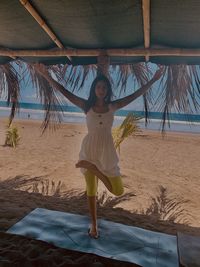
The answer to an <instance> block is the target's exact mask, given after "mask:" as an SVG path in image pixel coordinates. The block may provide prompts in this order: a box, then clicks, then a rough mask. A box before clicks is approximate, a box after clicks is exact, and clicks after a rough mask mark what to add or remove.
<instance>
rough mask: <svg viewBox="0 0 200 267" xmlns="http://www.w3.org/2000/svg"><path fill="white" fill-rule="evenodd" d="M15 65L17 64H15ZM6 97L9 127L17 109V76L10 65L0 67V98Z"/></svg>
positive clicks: (18, 91) (18, 93)
mask: <svg viewBox="0 0 200 267" xmlns="http://www.w3.org/2000/svg"><path fill="white" fill-rule="evenodd" d="M16 64H18V63H17V62H16ZM5 95H6V97H7V105H8V106H9V105H10V103H11V112H10V118H9V125H11V123H12V120H13V118H14V116H15V112H16V110H18V109H19V96H20V86H19V75H18V73H17V71H16V69H15V68H14V65H13V64H12V63H7V64H5V65H0V98H1V97H3V96H5Z"/></svg>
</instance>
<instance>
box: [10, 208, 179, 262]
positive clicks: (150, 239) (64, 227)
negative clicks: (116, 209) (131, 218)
mask: <svg viewBox="0 0 200 267" xmlns="http://www.w3.org/2000/svg"><path fill="white" fill-rule="evenodd" d="M119 216H120V215H119ZM89 223H90V220H89V217H88V216H83V215H78V214H71V213H65V212H60V211H53V210H47V209H41V208H37V209H35V210H33V211H32V212H30V213H29V214H28V215H27V216H25V217H24V218H23V219H22V220H21V221H19V222H18V223H16V224H15V225H13V226H12V227H11V228H10V229H9V230H8V231H7V232H8V233H13V234H18V235H23V236H28V237H31V238H34V239H38V240H43V241H46V242H48V243H51V244H54V245H55V246H58V247H61V248H66V249H70V250H76V251H81V252H86V253H93V254H96V255H99V256H103V257H107V258H111V259H116V260H120V261H126V262H131V263H135V264H138V265H140V266H143V267H169V266H170V267H178V266H179V263H178V254H177V238H176V236H172V235H167V234H163V233H157V232H153V231H149V230H144V229H141V228H138V227H133V226H127V225H124V224H120V223H114V222H112V221H107V220H103V219H99V220H98V225H99V233H100V237H99V238H98V239H93V238H90V237H89V236H88V233H87V230H88V227H89Z"/></svg>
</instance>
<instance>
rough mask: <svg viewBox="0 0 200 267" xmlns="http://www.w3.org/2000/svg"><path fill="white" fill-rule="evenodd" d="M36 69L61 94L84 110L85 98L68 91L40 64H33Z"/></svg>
mask: <svg viewBox="0 0 200 267" xmlns="http://www.w3.org/2000/svg"><path fill="white" fill-rule="evenodd" d="M35 65H36V70H37V71H38V72H39V73H40V74H41V75H42V76H43V77H44V78H45V79H46V80H47V81H48V82H49V83H50V84H52V85H53V87H54V88H56V89H57V90H58V91H59V92H60V93H61V94H63V95H64V96H65V97H66V98H67V99H68V100H69V101H70V102H72V103H73V104H74V105H76V106H78V107H79V108H81V109H83V110H85V103H86V100H85V99H83V98H81V97H78V96H76V95H74V94H72V93H71V92H70V91H68V90H67V89H65V87H64V86H63V85H62V84H60V83H59V82H57V81H56V80H54V79H53V78H52V77H51V76H50V75H49V73H48V71H47V69H46V68H45V67H44V66H43V65H42V64H35Z"/></svg>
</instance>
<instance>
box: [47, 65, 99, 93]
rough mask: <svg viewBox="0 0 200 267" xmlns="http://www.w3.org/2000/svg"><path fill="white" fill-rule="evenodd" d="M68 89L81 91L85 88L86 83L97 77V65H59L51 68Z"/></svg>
mask: <svg viewBox="0 0 200 267" xmlns="http://www.w3.org/2000/svg"><path fill="white" fill-rule="evenodd" d="M49 68H50V69H51V71H53V72H54V73H55V75H56V77H57V79H58V81H60V82H61V83H62V84H63V85H64V86H65V87H66V88H68V89H71V90H72V92H74V91H75V90H77V91H79V90H81V89H82V88H83V86H84V84H85V81H86V79H87V78H89V77H93V78H94V77H95V75H96V74H97V67H96V65H86V66H72V65H67V64H66V65H59V66H56V65H55V66H51V67H49Z"/></svg>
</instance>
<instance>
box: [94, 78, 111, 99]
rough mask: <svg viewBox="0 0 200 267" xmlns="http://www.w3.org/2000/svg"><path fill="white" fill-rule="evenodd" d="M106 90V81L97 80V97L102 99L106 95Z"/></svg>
mask: <svg viewBox="0 0 200 267" xmlns="http://www.w3.org/2000/svg"><path fill="white" fill-rule="evenodd" d="M107 92H108V88H107V85H106V83H105V82H104V81H99V82H97V84H96V87H95V94H96V96H97V98H99V99H104V98H105V97H106V95H107Z"/></svg>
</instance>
